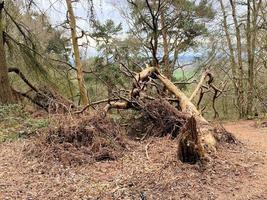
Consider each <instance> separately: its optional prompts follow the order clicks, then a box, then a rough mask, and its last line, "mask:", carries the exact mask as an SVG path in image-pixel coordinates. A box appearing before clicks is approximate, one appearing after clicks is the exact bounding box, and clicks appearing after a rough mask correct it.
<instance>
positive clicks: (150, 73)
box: [106, 67, 216, 163]
mask: <svg viewBox="0 0 267 200" xmlns="http://www.w3.org/2000/svg"><path fill="white" fill-rule="evenodd" d="M151 80H159V81H160V82H161V83H162V84H163V86H164V87H165V88H166V90H167V91H169V93H171V94H173V95H174V96H175V98H176V100H177V102H178V103H179V109H180V111H181V112H182V113H184V114H186V115H188V116H189V117H188V118H187V120H185V121H183V120H182V121H183V124H182V125H183V126H184V128H183V129H182V131H181V130H180V132H179V134H177V135H179V137H178V144H179V145H178V146H179V147H178V154H177V155H178V159H179V160H181V161H182V162H189V163H196V162H197V161H203V160H206V159H205V158H207V157H209V154H210V153H212V152H216V139H215V137H214V136H213V134H214V127H213V126H212V125H211V124H210V123H209V122H208V121H207V120H206V119H205V118H204V117H203V116H202V115H201V113H200V112H199V111H198V109H197V108H196V107H195V105H194V104H193V103H192V102H191V101H190V99H189V98H188V97H187V96H186V95H185V94H184V93H183V92H182V91H181V90H180V89H179V88H178V87H176V85H175V84H174V83H173V82H172V81H171V80H169V79H168V78H167V77H165V76H164V75H162V74H161V73H160V71H159V69H158V68H155V67H147V68H146V69H144V70H143V71H141V72H140V73H139V74H136V75H135V76H134V83H133V88H132V91H135V93H134V96H133V92H132V93H130V96H129V99H128V100H125V99H121V101H116V102H110V103H109V104H108V105H107V106H106V111H108V110H109V109H111V108H116V109H129V108H134V107H133V106H132V103H131V102H136V105H139V109H140V110H142V109H143V110H144V109H147V108H145V106H142V105H143V104H142V103H143V99H142V103H141V99H138V98H140V96H144V95H140V94H141V93H144V88H145V86H146V85H148V84H149V83H150V82H151ZM137 93H138V95H137ZM138 101H140V104H138V103H137V102H138ZM140 107H141V108H140ZM172 109H176V108H175V107H172ZM165 115H168V114H165ZM152 118H153V116H152ZM152 118H151V119H152ZM157 119H158V120H159V118H157V117H156V118H155V119H153V120H157ZM178 121H179V120H178ZM180 121H181V120H180ZM157 125H158V126H165V125H164V123H161V125H160V123H158V124H157ZM174 125H175V124H174ZM154 129H155V126H154ZM151 130H153V126H152V128H151Z"/></svg>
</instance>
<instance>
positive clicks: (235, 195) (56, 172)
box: [0, 121, 267, 200]
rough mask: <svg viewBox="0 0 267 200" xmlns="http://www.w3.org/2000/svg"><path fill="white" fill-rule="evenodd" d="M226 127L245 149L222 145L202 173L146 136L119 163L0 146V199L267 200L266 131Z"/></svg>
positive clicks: (171, 144) (166, 143) (247, 125)
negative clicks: (53, 158) (46, 159)
mask: <svg viewBox="0 0 267 200" xmlns="http://www.w3.org/2000/svg"><path fill="white" fill-rule="evenodd" d="M253 125H254V122H253V121H240V122H231V123H226V125H225V126H226V128H227V130H229V131H231V132H233V133H234V134H235V135H236V137H237V138H238V139H239V140H240V141H241V142H242V143H243V144H244V146H236V145H226V146H224V147H222V148H220V149H218V154H217V159H214V160H212V161H211V162H210V166H209V167H208V168H207V169H206V170H204V171H203V170H201V169H200V168H199V167H198V166H197V165H187V164H183V163H181V162H179V161H177V159H176V149H177V143H176V141H175V140H170V139H168V138H150V139H149V140H146V141H144V142H143V143H135V144H134V146H133V148H132V149H131V150H130V151H129V152H127V153H125V155H124V156H123V157H122V158H121V159H119V160H117V161H110V162H98V163H94V164H91V165H89V164H84V165H81V166H76V167H64V166H61V165H59V164H53V163H52V164H51V163H42V162H40V159H37V158H36V159H29V158H27V157H26V156H25V154H24V151H23V150H24V149H25V147H27V144H29V143H30V142H32V141H31V140H20V141H16V142H12V143H2V144H0V200H2V199H3V200H13V199H19V200H20V199H22V200H32V199H34V200H35V199H37V200H39V199H40V200H45V199H55V200H68V199H69V200H75V199H77V200H79V199H86V200H87V199H90V200H91V199H92V200H96V199H101V200H102V199H103V200H106V199H107V200H109V199H116V200H117V199H127V200H128V199H133V200H135V199H137V200H140V199H143V200H152V199H153V200H154V199H155V200H161V199H173V200H180V199H186V200H189V199H190V200H200V199H201V200H202V199H205V200H206V199H207V200H217V199H219V200H266V199H267V156H266V154H267V129H266V128H265V129H264V128H255V127H254V126H253Z"/></svg>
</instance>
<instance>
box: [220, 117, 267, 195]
mask: <svg viewBox="0 0 267 200" xmlns="http://www.w3.org/2000/svg"><path fill="white" fill-rule="evenodd" d="M255 126H256V122H255V121H247V120H246V121H238V122H231V123H226V124H225V128H226V129H227V130H228V131H230V132H232V133H234V135H235V136H236V137H237V138H238V139H239V140H240V141H241V142H242V143H244V144H245V145H246V146H247V147H248V148H249V149H251V150H254V151H255V150H256V151H258V152H259V153H261V154H262V159H263V161H262V163H263V166H258V167H256V169H255V174H256V175H257V179H254V180H253V181H245V182H244V183H242V188H241V190H240V193H239V194H238V195H239V196H240V197H241V198H242V199H267V127H265V128H256V127H255Z"/></svg>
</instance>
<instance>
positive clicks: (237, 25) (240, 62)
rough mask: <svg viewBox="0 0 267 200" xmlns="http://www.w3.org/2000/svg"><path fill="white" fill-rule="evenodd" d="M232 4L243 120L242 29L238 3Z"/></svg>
mask: <svg viewBox="0 0 267 200" xmlns="http://www.w3.org/2000/svg"><path fill="white" fill-rule="evenodd" d="M230 4H231V7H232V17H233V21H234V26H235V31H236V33H235V36H236V42H237V59H238V67H239V80H238V82H239V85H238V87H239V95H238V104H239V106H240V109H239V117H240V118H243V117H244V115H245V107H244V84H243V82H244V69H243V61H242V45H241V33H240V28H239V24H238V21H237V16H236V1H235V0H230Z"/></svg>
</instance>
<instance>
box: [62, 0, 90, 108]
mask: <svg viewBox="0 0 267 200" xmlns="http://www.w3.org/2000/svg"><path fill="white" fill-rule="evenodd" d="M66 3H67V7H68V17H69V18H68V20H69V25H70V29H71V39H72V48H73V53H74V58H75V66H76V69H77V80H78V85H79V91H80V98H81V104H82V105H87V104H89V98H88V96H87V90H86V86H85V81H84V77H83V66H82V62H81V57H80V52H79V45H78V36H77V31H76V18H75V15H74V11H73V7H72V1H71V0H66Z"/></svg>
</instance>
